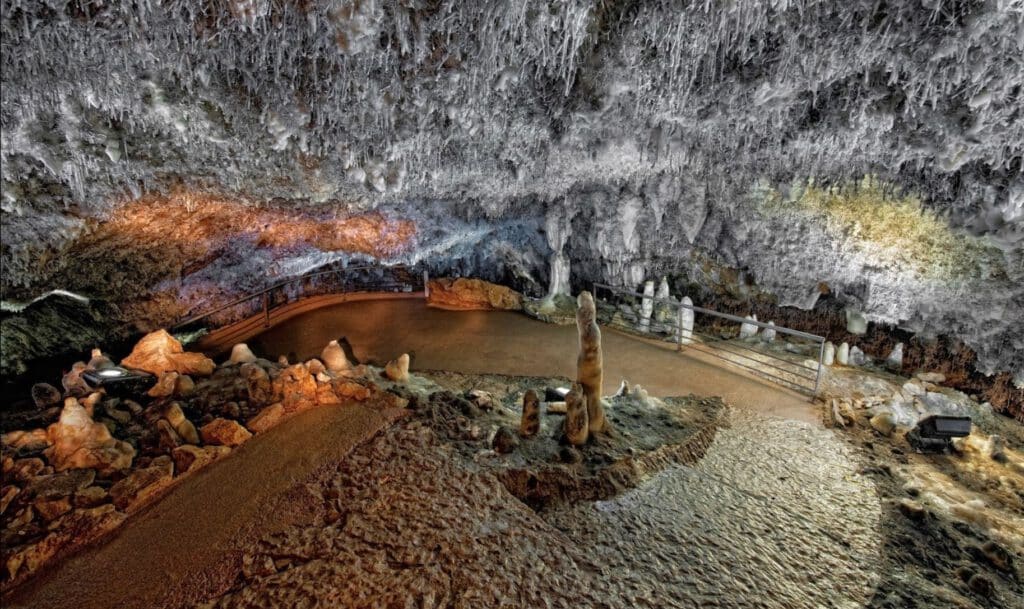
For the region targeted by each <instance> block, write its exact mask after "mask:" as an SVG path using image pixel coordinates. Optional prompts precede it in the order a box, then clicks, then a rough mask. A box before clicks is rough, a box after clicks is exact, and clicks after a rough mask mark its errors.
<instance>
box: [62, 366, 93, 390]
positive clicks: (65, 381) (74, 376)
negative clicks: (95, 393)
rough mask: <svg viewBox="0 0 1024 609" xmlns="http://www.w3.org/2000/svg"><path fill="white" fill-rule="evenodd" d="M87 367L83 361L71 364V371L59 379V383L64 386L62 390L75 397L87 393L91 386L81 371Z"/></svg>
mask: <svg viewBox="0 0 1024 609" xmlns="http://www.w3.org/2000/svg"><path fill="white" fill-rule="evenodd" d="M88 369H89V367H88V366H86V365H85V362H75V363H74V364H72V366H71V371H70V372H68V373H67V374H65V375H64V377H63V378H61V380H60V383H61V385H62V386H63V387H64V392H65V393H67V394H68V395H69V396H72V397H76V398H77V397H82V396H85V395H89V392H91V391H92V388H91V387H89V384H88V383H86V382H85V379H83V378H82V373H83V372H85V371H86V370H88Z"/></svg>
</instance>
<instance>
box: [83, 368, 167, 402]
mask: <svg viewBox="0 0 1024 609" xmlns="http://www.w3.org/2000/svg"><path fill="white" fill-rule="evenodd" d="M82 378H83V379H85V382H86V383H88V384H89V386H90V387H92V388H93V389H104V390H106V392H107V393H108V394H111V395H136V394H140V393H143V392H145V391H147V390H148V389H149V388H150V387H152V386H153V385H154V384H155V383H156V377H154V376H153V375H152V374H150V373H148V372H145V371H142V370H133V369H130V368H122V367H121V366H110V367H106V368H99V369H94V370H86V371H85V372H83V373H82Z"/></svg>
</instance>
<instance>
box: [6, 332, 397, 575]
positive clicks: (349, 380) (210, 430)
mask: <svg viewBox="0 0 1024 609" xmlns="http://www.w3.org/2000/svg"><path fill="white" fill-rule="evenodd" d="M122 365H124V366H127V367H130V368H133V369H136V370H146V371H148V372H151V373H152V374H154V375H157V377H158V379H157V382H156V384H155V385H153V388H152V389H151V390H149V391H148V392H147V391H140V392H139V393H138V394H137V395H131V396H127V395H123V394H122V391H120V390H119V391H118V395H117V396H114V395H108V394H107V392H106V391H105V390H104V389H102V388H100V389H93V388H91V387H89V385H88V384H86V383H85V382H84V380H83V379H82V376H81V375H82V373H83V372H85V371H88V370H90V369H96V367H97V366H113V362H110V361H109V359H108V358H106V357H105V356H102V354H99V355H96V354H94V356H93V357H92V359H91V360H90V362H89V363H81V362H80V363H79V364H76V365H75V367H74V368H73V370H72V371H71V372H70V373H69V375H68V376H66V377H65V379H64V383H63V385H64V387H65V391H64V392H63V393H62V392H60V391H59V390H57V389H55V388H54V387H53V386H45V387H40V388H39V389H38V390H37V391H35V392H34V394H35V395H36V396H37V397H38V399H37V403H38V404H41V406H42V407H43V408H45V409H44V410H41V411H39V413H36V414H35V415H34V417H35V418H32V419H26V420H34V421H39V420H45V418H46V417H52V418H51V419H50V420H53V419H56V420H55V421H54V422H53V423H52V424H50V425H49V426H48V427H46V428H29V429H13V430H10V431H8V432H7V433H4V434H3V436H2V439H0V442H2V452H3V480H4V483H3V486H2V489H0V516H2V519H3V520H2V523H3V526H2V529H0V545H2V547H3V554H2V561H3V563H2V565H3V574H2V577H3V579H2V581H3V583H4V585H5V586H14V585H18V584H20V583H21V582H24V581H25V580H26V579H28V578H30V577H31V576H32V575H33V574H34V573H36V572H37V571H38V570H39V569H40V568H41V567H43V566H45V565H46V564H47V563H49V562H50V561H53V560H58V559H60V557H62V556H66V555H67V554H69V553H71V552H74V551H75V550H76V549H77V548H80V547H83V546H84V545H85V544H88V543H92V542H93V541H95V540H97V539H99V538H101V537H102V536H104V535H105V534H107V533H108V532H110V531H112V530H114V529H116V528H117V527H118V526H119V525H120V524H121V523H122V522H123V521H124V519H125V518H126V517H127V516H128V515H130V514H133V513H136V512H138V511H140V510H142V509H144V508H145V507H146V506H148V505H150V504H151V503H152V502H153V501H155V500H156V499H158V498H159V497H160V496H161V495H162V494H164V493H165V492H167V491H168V490H169V489H170V488H171V487H173V486H174V485H175V484H176V483H177V482H178V481H179V480H181V479H182V478H183V477H184V476H188V475H192V474H194V473H196V472H198V471H200V470H201V469H202V468H204V467H206V466H208V465H210V464H212V463H214V462H216V461H217V460H219V459H222V458H224V457H226V456H227V455H229V454H230V453H231V451H232V449H234V448H235V447H237V446H239V445H241V444H243V443H244V442H246V441H247V440H248V439H249V438H251V437H252V435H253V434H258V433H265V432H267V431H268V430H270V429H271V428H272V427H274V426H275V425H277V424H279V423H280V422H281V421H283V420H284V419H285V418H287V417H288V416H290V415H292V414H294V413H296V412H299V411H302V410H304V409H308V408H313V407H316V406H326V405H333V406H337V405H343V404H346V403H351V402H353V401H363V400H367V399H369V398H370V396H371V395H372V394H373V393H374V392H379V391H380V390H379V387H378V385H376V384H375V381H376V382H380V383H389V382H390V381H388V380H387V379H386V377H384V376H383V375H382V373H381V372H380V371H376V370H374V369H371V368H368V367H366V366H359V367H346V368H345V369H344V370H338V371H332V370H328V369H327V368H325V367H324V366H323V364H321V363H320V362H319V360H311V361H310V362H307V363H296V364H291V365H288V364H287V363H286V362H285V363H280V362H270V361H268V360H265V359H261V358H258V357H256V356H255V355H254V354H252V352H251V351H250V350H249V349H248V347H246V346H245V345H236V347H235V348H234V349H233V350H232V354H231V357H230V359H229V360H228V361H226V362H225V363H223V364H221V365H219V366H217V365H216V364H215V363H214V362H213V360H211V359H209V358H208V357H206V356H204V355H202V354H199V353H188V352H186V351H185V350H184V349H183V348H182V347H181V344H180V343H179V342H178V341H177V340H176V339H174V337H173V336H171V335H170V334H168V333H167V332H166V331H162V330H161V331H158V332H154V333H152V334H150V335H147V336H146V337H144V338H143V339H142V340H141V341H140V342H139V343H138V344H137V345H136V347H135V349H134V350H133V351H132V354H131V355H129V356H128V357H126V358H125V359H124V360H123V361H122ZM312 370H315V371H316V372H315V374H314V373H313V372H312ZM61 400H63V406H60V407H56V406H53V404H55V403H60V401H61ZM51 410H52V411H54V412H53V413H52V414H47V413H49V412H50V411H51ZM40 417H42V418H40Z"/></svg>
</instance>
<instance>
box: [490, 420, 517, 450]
mask: <svg viewBox="0 0 1024 609" xmlns="http://www.w3.org/2000/svg"><path fill="white" fill-rule="evenodd" d="M491 446H492V447H493V448H494V451H495V452H497V453H498V454H500V455H506V454H508V453H510V452H512V451H513V450H515V449H516V447H517V446H519V438H517V437H516V435H515V433H513V432H512V430H511V429H509V428H508V427H505V426H504V425H502V426H501V427H499V428H498V431H497V432H495V434H494V440H492V441H491Z"/></svg>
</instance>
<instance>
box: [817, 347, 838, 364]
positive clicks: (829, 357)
mask: <svg viewBox="0 0 1024 609" xmlns="http://www.w3.org/2000/svg"><path fill="white" fill-rule="evenodd" d="M835 362H836V346H835V344H833V343H832V341H829V342H826V343H825V348H824V349H822V353H821V363H823V364H825V365H826V366H832V365H833V364H835Z"/></svg>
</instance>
